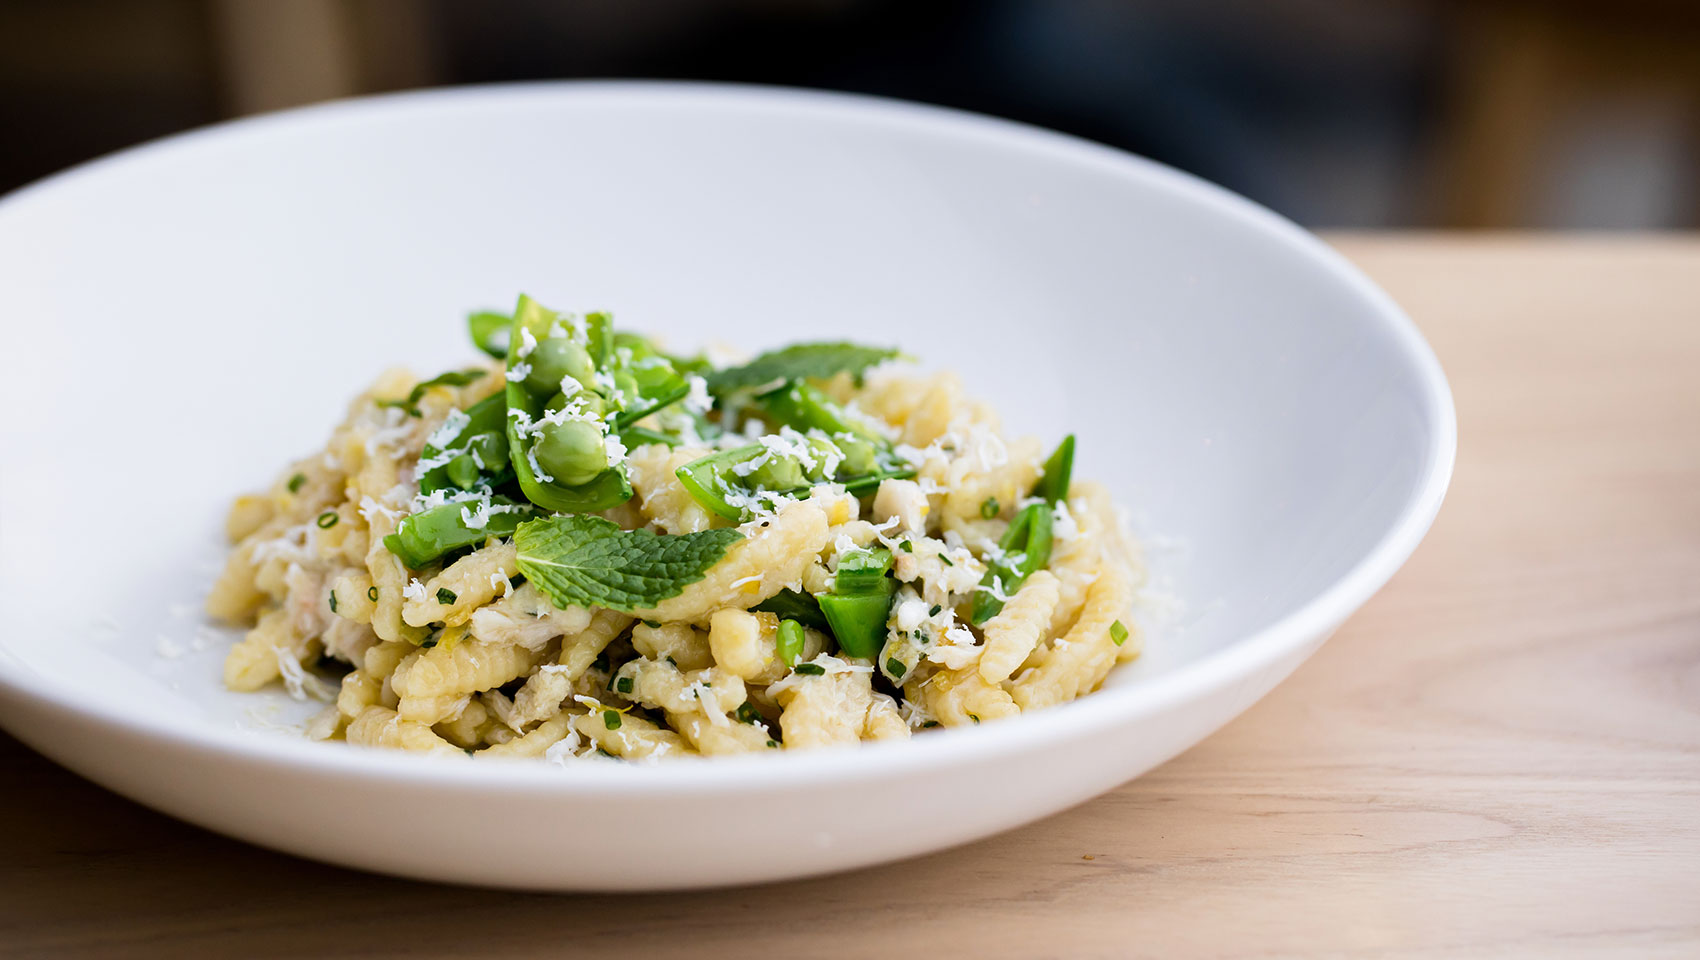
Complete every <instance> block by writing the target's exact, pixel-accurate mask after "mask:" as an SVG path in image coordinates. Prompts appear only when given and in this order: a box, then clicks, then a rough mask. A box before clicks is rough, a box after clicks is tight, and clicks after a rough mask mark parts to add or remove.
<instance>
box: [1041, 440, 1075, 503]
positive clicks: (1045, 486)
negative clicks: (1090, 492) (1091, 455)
mask: <svg viewBox="0 0 1700 960" xmlns="http://www.w3.org/2000/svg"><path fill="white" fill-rule="evenodd" d="M1044 471H1045V475H1044V476H1042V477H1040V478H1039V482H1038V484H1036V485H1035V486H1034V487H1033V495H1034V496H1035V497H1038V498H1040V499H1041V500H1044V501H1045V502H1046V503H1048V504H1050V505H1051V506H1053V507H1055V506H1056V505H1057V504H1058V503H1059V502H1060V501H1063V500H1067V499H1068V484H1069V480H1070V478H1071V477H1072V476H1073V474H1074V434H1072V433H1071V434H1069V435H1068V436H1066V437H1063V438H1062V443H1059V444H1057V449H1056V450H1055V451H1053V452H1052V453H1051V455H1050V457H1049V458H1047V459H1046V460H1045V465H1044Z"/></svg>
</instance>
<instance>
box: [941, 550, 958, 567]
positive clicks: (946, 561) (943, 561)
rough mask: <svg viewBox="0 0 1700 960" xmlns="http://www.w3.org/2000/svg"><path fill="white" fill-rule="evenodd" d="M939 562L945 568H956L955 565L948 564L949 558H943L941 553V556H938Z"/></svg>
mask: <svg viewBox="0 0 1700 960" xmlns="http://www.w3.org/2000/svg"><path fill="white" fill-rule="evenodd" d="M939 562H940V563H942V564H944V565H945V566H947V567H954V566H956V564H954V563H951V562H950V558H949V557H947V556H945V555H944V554H942V553H941V554H939Z"/></svg>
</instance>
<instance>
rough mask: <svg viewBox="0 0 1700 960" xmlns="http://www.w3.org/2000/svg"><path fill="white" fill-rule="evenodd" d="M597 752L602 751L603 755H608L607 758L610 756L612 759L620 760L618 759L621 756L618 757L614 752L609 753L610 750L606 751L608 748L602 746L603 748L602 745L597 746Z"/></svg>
mask: <svg viewBox="0 0 1700 960" xmlns="http://www.w3.org/2000/svg"><path fill="white" fill-rule="evenodd" d="M596 752H597V753H600V754H602V755H603V756H604V757H607V758H608V759H610V760H618V759H620V758H619V757H616V756H614V755H613V754H611V753H609V752H608V751H606V750H604V749H602V748H601V747H597V748H596Z"/></svg>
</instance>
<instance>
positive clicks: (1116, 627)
mask: <svg viewBox="0 0 1700 960" xmlns="http://www.w3.org/2000/svg"><path fill="white" fill-rule="evenodd" d="M1110 639H1111V640H1113V641H1115V644H1116V646H1118V647H1119V646H1121V645H1122V644H1124V643H1126V642H1127V628H1126V627H1124V626H1122V622H1121V621H1120V620H1117V621H1116V622H1115V623H1112V624H1110Z"/></svg>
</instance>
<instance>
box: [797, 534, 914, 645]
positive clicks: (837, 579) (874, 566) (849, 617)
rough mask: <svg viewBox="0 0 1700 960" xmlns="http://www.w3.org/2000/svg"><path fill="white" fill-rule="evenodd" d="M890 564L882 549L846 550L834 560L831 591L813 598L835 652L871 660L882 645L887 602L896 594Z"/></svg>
mask: <svg viewBox="0 0 1700 960" xmlns="http://www.w3.org/2000/svg"><path fill="white" fill-rule="evenodd" d="M891 564H892V558H891V551H890V550H887V549H884V548H883V547H882V548H878V549H872V550H869V549H858V550H847V551H845V553H844V554H843V556H841V557H839V559H838V572H837V574H836V575H834V577H833V584H832V590H831V591H829V592H827V593H823V594H819V595H818V596H816V597H815V599H816V600H817V601H818V602H819V603H820V610H821V613H822V615H824V616H825V617H826V621H827V623H828V624H829V625H830V626H831V627H832V635H833V636H834V637H836V638H837V640H838V647H839V649H841V650H843V651H844V652H845V653H848V654H849V655H851V656H853V657H872V656H875V655H876V654H878V653H879V651H880V648H881V647H883V646H884V645H885V640H886V621H887V620H888V619H889V618H890V616H891V598H892V595H893V594H895V593H896V592H897V581H896V580H894V579H892V578H891V576H890V575H889V574H890V573H891Z"/></svg>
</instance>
